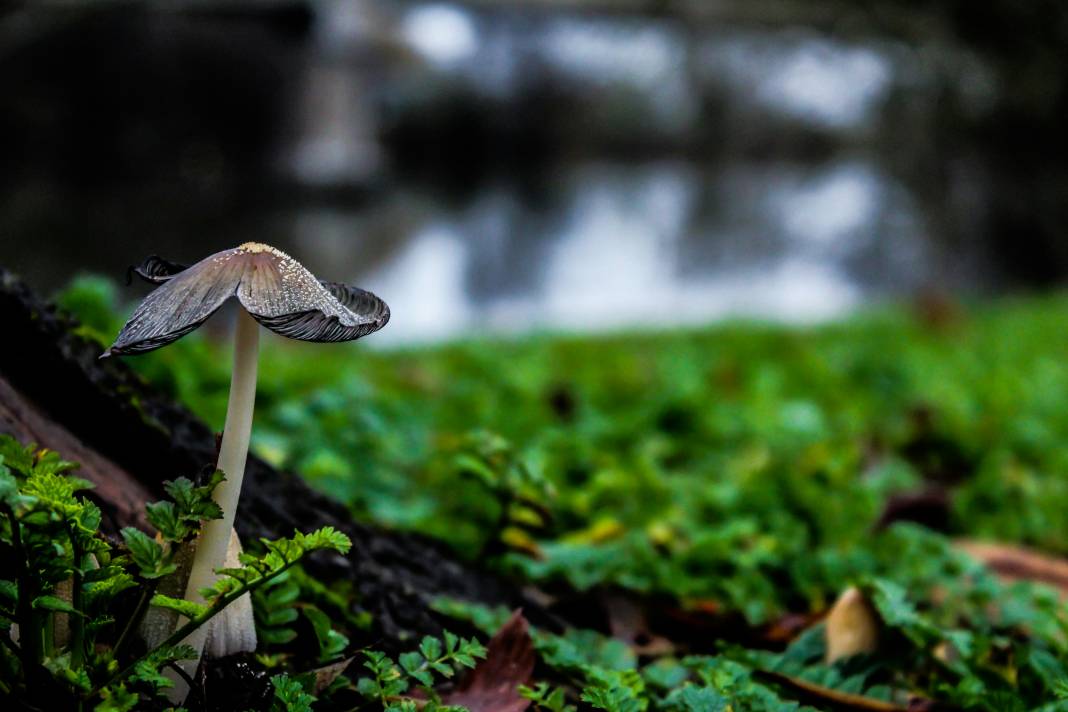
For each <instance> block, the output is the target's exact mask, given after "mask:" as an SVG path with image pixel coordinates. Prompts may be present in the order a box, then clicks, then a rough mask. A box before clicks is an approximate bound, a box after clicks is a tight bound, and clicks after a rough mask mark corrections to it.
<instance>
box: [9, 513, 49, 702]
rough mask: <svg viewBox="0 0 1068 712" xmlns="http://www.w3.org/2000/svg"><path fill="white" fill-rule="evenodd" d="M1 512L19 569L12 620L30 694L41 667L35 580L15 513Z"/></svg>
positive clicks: (16, 576)
mask: <svg viewBox="0 0 1068 712" xmlns="http://www.w3.org/2000/svg"><path fill="white" fill-rule="evenodd" d="M2 511H3V513H4V514H5V515H6V516H7V518H8V520H9V521H10V522H11V545H12V547H13V548H14V549H15V564H16V566H17V568H18V571H17V572H16V574H15V580H16V581H17V582H18V589H19V590H18V593H19V597H18V601H17V602H16V604H15V617H16V618H17V619H18V624H19V650H20V652H21V660H22V677H23V679H24V680H25V681H26V689H27V690H31V689H33V688H34V683H35V682H36V681H37V678H38V677H39V676H40V664H41V631H40V630H38V629H37V628H36V627H35V624H36V623H37V620H36V616H34V612H33V599H34V598H35V597H36V595H37V591H36V586H35V585H34V584H35V583H36V577H35V576H31V575H30V566H29V559H28V558H27V557H28V552H27V551H26V550H25V548H24V547H23V546H22V528H21V526H20V525H19V521H18V519H17V518H16V517H15V513H14V512H13V511H12V510H11V508H10V507H7V506H4V507H3V509H2Z"/></svg>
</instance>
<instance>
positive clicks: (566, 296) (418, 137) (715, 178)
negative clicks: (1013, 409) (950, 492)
mask: <svg viewBox="0 0 1068 712" xmlns="http://www.w3.org/2000/svg"><path fill="white" fill-rule="evenodd" d="M728 4H729V3H728ZM252 15H253V18H254V19H253V20H247V18H246V19H244V20H240V21H235V20H233V19H232V18H230V19H228V20H227V22H229V23H231V24H224V23H222V21H220V20H219V19H218V18H215V17H212V16H211V15H210V14H209V15H207V16H203V15H194V16H192V17H188V16H184V15H180V14H179V15H163V16H162V17H159V16H156V15H153V14H151V13H149V14H148V15H147V16H146V17H145V18H141V19H140V20H138V21H137V22H135V23H133V24H132V25H131V24H130V23H129V21H126V20H124V21H121V22H120V23H119V26H120V27H121V28H122V29H121V31H118V36H119V37H120V39H119V40H117V41H115V42H114V43H112V45H111V47H112V50H113V51H114V52H115V53H116V54H117V55H118V56H119V60H116V61H117V62H120V64H119V66H124V67H125V66H128V65H122V64H121V61H120V60H123V59H125V60H127V61H128V62H131V63H137V62H139V61H140V59H141V58H142V55H144V56H145V57H148V58H149V60H151V61H147V62H144V63H143V64H144V66H145V67H147V68H146V69H143V71H144V74H143V75H137V74H136V71H138V70H135V69H130V70H129V71H130V72H131V75H130V76H129V77H127V78H126V79H125V80H121V79H119V80H118V81H125V82H126V83H127V84H128V86H126V87H125V88H124V89H123V90H122V91H116V92H113V93H111V94H107V95H105V96H104V97H102V98H100V100H99V103H100V105H103V104H106V103H107V102H108V101H109V98H110V100H111V101H112V102H113V103H114V106H103V108H101V106H98V105H97V104H96V103H93V102H89V103H88V104H87V103H86V101H84V100H78V101H72V100H70V98H69V95H70V94H71V93H72V92H87V91H91V88H92V86H93V83H94V82H97V83H103V84H105V85H107V86H110V85H108V84H107V83H108V82H110V81H117V79H116V77H115V76H114V75H112V74H108V72H106V71H105V69H107V67H106V66H104V65H103V64H101V63H102V61H103V60H93V61H96V62H97V63H98V64H101V67H102V68H97V69H93V68H92V67H93V66H94V65H93V64H92V62H90V65H89V66H90V68H89V69H84V68H72V67H71V66H65V65H64V64H63V63H62V62H60V63H58V64H57V65H56V66H55V67H52V68H51V70H48V69H39V67H34V68H32V69H29V68H28V67H29V66H30V65H29V64H27V63H28V62H29V59H25V58H24V59H23V60H22V62H23V64H21V65H20V64H19V62H18V61H15V60H10V59H8V60H5V65H6V68H7V69H8V71H10V72H11V74H12V76H14V77H15V78H16V79H17V80H18V81H15V82H14V86H15V87H16V89H15V90H14V91H13V96H14V98H9V99H8V101H9V102H10V103H11V106H13V107H14V109H15V115H16V119H12V120H11V124H10V126H9V127H8V128H9V132H10V133H17V132H19V131H25V132H27V133H28V134H29V139H28V140H26V141H24V142H19V143H24V144H25V147H24V148H20V151H21V154H19V155H18V158H17V160H18V161H20V162H19V163H18V165H19V168H18V169H17V170H16V171H15V172H14V175H15V177H14V178H9V179H8V180H7V182H5V183H4V184H3V185H2V191H3V192H2V195H0V220H2V224H3V225H4V232H5V233H6V237H4V238H3V241H2V247H0V261H2V262H3V263H5V264H8V265H10V266H13V267H14V268H16V269H18V270H20V271H22V272H24V273H25V274H26V275H27V276H28V278H29V279H30V280H31V281H32V282H33V283H35V284H37V285H40V286H42V287H44V288H56V287H58V286H59V285H61V284H62V283H63V282H64V281H66V280H67V279H69V278H70V277H71V276H72V275H73V274H74V273H76V272H79V271H97V272H105V273H109V274H113V275H120V274H121V273H122V271H123V270H124V268H125V266H126V265H127V264H129V263H131V262H135V261H137V260H139V259H140V258H141V257H143V256H144V255H147V254H151V253H159V254H162V255H164V256H168V257H172V258H174V259H178V260H187V261H188V260H195V259H197V258H199V257H201V256H203V255H205V254H207V253H209V252H211V251H214V250H217V249H223V248H225V247H228V246H232V245H234V244H237V243H239V242H242V241H244V240H249V239H255V240H261V241H265V242H270V243H272V244H275V245H277V246H278V247H281V248H283V249H286V250H287V251H290V252H291V253H292V254H293V255H294V256H295V257H297V258H298V259H300V260H302V261H303V262H304V263H305V264H306V265H307V266H308V267H309V268H311V269H312V270H313V271H315V272H316V273H317V274H319V275H320V276H322V277H324V278H330V279H335V280H337V279H341V280H346V281H350V282H354V283H357V284H360V285H362V286H364V287H366V288H369V289H372V290H374V291H376V292H378V293H379V294H380V295H381V296H383V297H384V298H385V299H386V300H387V301H388V302H389V303H390V305H391V307H392V309H393V314H394V316H393V322H392V324H391V326H390V328H389V329H387V330H386V331H385V332H383V334H382V338H381V340H382V341H394V342H395V341H425V340H437V339H444V338H452V337H456V336H461V335H464V334H470V333H481V332H486V331H493V332H517V331H527V330H530V329H569V330H570V329H577V330H597V329H610V328H618V327H627V326H635V325H654V326H667V325H675V324H693V323H702V322H706V321H709V320H714V319H720V318H724V317H731V316H747V317H759V318H770V319H778V320H788V321H812V320H820V319H827V318H833V317H836V316H840V315H843V314H846V313H849V312H850V311H851V310H854V309H856V308H858V307H860V306H863V305H867V304H871V303H872V302H875V301H880V300H886V299H901V298H911V297H912V296H914V295H916V294H919V293H923V292H929V291H932V290H934V291H938V292H965V293H984V292H990V291H993V290H998V289H1001V288H1003V287H1005V286H1007V285H1008V286H1011V285H1013V284H1017V283H1019V280H1020V272H1019V270H1017V271H1014V268H1015V267H1016V266H1018V264H1017V263H1018V262H1019V261H1018V260H1013V259H1006V249H1005V244H1004V242H1005V231H1004V230H1002V231H1000V232H992V231H991V230H990V225H991V224H992V221H993V220H994V219H995V218H997V217H998V215H999V213H997V210H998V209H999V207H998V206H999V203H998V202H997V201H998V199H1001V198H1004V195H1005V192H1004V190H1003V185H1004V182H1005V181H1006V180H1007V179H1006V178H1005V177H1004V176H1002V175H1000V174H999V173H998V171H997V166H998V164H997V162H996V161H997V159H996V157H993V158H992V157H991V155H990V150H989V146H988V145H986V144H984V142H983V141H982V140H979V139H972V138H969V137H968V136H967V134H966V132H965V131H964V130H963V129H961V130H959V131H958V129H957V128H956V127H955V124H953V122H959V123H960V124H961V125H968V124H969V122H973V123H974V122H980V123H981V121H982V120H983V118H984V117H986V116H989V115H990V114H991V113H992V112H995V111H996V110H997V107H998V106H999V102H1000V101H1002V99H1003V93H1004V87H1003V86H1001V85H1000V84H999V79H998V74H997V71H996V68H995V67H994V66H992V65H991V64H990V63H989V62H986V61H985V60H984V58H983V57H982V56H980V55H979V54H977V53H976V52H974V51H972V50H970V49H968V48H967V47H964V46H961V45H959V44H956V43H953V42H948V41H947V42H944V43H941V42H938V41H934V42H926V43H921V44H915V43H909V42H905V41H902V40H901V39H899V38H893V37H881V36H880V35H879V34H878V33H874V32H873V33H870V34H860V35H857V36H854V35H847V36H842V35H840V34H838V33H829V32H826V31H823V30H820V29H819V28H816V27H809V26H805V25H804V24H797V23H796V22H791V23H785V24H781V23H780V24H776V23H774V22H767V23H757V24H753V23H741V22H739V23H735V24H731V23H723V24H716V23H710V24H702V25H694V24H692V23H689V22H687V21H686V19H685V18H671V17H648V16H629V15H627V14H625V13H604V14H598V13H596V12H592V13H591V12H579V11H568V10H567V9H559V10H554V11H538V12H523V11H518V10H515V9H514V8H509V7H508V4H502V6H501V7H496V6H494V5H493V4H492V3H475V4H473V5H464V4H454V3H445V2H439V3H406V4H402V5H400V6H397V7H387V6H385V5H384V4H378V3H374V2H359V1H355V0H324V1H323V2H319V3H314V4H312V5H310V6H309V8H308V12H307V14H306V16H303V17H304V18H305V19H304V21H303V25H302V26H301V29H299V30H298V31H294V32H290V33H286V32H282V33H280V32H278V30H277V28H276V27H275V26H274V25H271V26H270V28H269V29H268V30H262V29H254V30H251V31H246V30H242V29H240V28H243V27H245V25H246V24H251V25H252V26H253V27H254V28H259V27H260V23H259V20H257V19H255V13H252ZM93 22H94V23H98V24H92V23H90V25H89V28H90V29H89V31H88V32H89V36H94V35H93V33H94V32H95V33H97V35H99V37H100V38H101V39H100V40H99V42H104V41H105V39H107V38H108V37H110V35H109V33H111V32H115V31H114V30H112V29H111V28H112V24H109V23H111V20H110V19H105V20H98V19H96V18H94V19H93ZM235 23H236V24H235ZM289 23H290V21H289V20H288V19H286V20H285V21H284V22H281V23H280V24H283V25H288V24H289ZM297 24H301V23H297ZM75 26H76V27H78V26H79V25H78V24H77V23H75ZM235 26H236V27H237V28H238V30H240V31H238V30H235V29H234V27H235ZM220 28H222V29H220ZM82 29H83V30H84V27H83V28H82ZM146 32H148V33H150V34H151V33H153V32H154V33H156V39H157V40H160V38H162V40H160V41H158V42H154V43H150V44H151V47H147V45H142V44H141V43H139V42H138V41H135V40H134V39H131V38H138V37H141V36H143V34H144V33H146ZM43 36H44V37H45V38H48V37H49V36H50V35H49V34H48V33H44V35H43ZM55 37H57V38H62V37H63V35H62V33H61V32H59V33H58V34H56V35H55ZM235 37H236V40H235ZM56 41H58V40H56ZM42 42H43V43H44V46H45V47H46V48H47V47H48V44H47V41H46V40H42ZM233 42H236V45H235V49H234V50H233V52H234V53H235V54H236V53H237V52H242V53H244V55H245V56H243V58H242V59H240V60H237V59H234V57H233V56H231V55H230V54H228V52H227V51H226V49H225V48H226V46H227V45H228V43H233ZM124 43H125V44H124ZM216 44H217V45H218V46H216ZM92 46H94V45H93V44H92V43H90V47H92ZM189 46H193V47H194V50H195V51H194V50H190V49H189ZM205 47H207V48H209V49H204V48H205ZM16 50H17V51H15V52H14V56H15V57H16V60H17V59H18V57H19V56H20V53H21V55H25V56H26V57H29V58H32V57H33V56H34V55H33V51H34V48H33V46H32V45H31V46H29V47H22V46H20V47H17V48H16ZM246 50H247V51H246ZM69 51H70V52H71V53H72V54H71V57H70V60H71V61H76V59H77V52H78V51H79V49H78V48H77V47H75V48H73V49H70V50H69ZM188 52H192V55H190V56H195V57H200V58H201V59H200V63H201V64H202V65H204V66H200V65H198V64H197V63H195V62H194V63H188V62H187V63H182V62H179V63H178V64H177V65H176V68H174V67H170V64H169V62H170V60H172V59H175V58H181V57H183V56H184V55H183V53H188ZM198 52H199V54H198ZM213 52H215V53H214V54H213ZM257 52H258V53H261V54H262V55H263V56H264V57H265V59H264V60H263V63H258V59H257V57H256V53H257ZM249 54H251V55H252V56H251V58H250V57H249V56H247V55H249ZM161 57H162V58H163V59H162V60H161V59H160V58H161ZM205 57H206V58H207V59H205ZM267 57H270V58H271V59H270V61H269V60H268V59H266V58H267ZM175 61H177V60H175ZM157 65H159V66H164V67H167V68H165V69H160V68H159V66H157ZM190 67H192V68H193V69H189V68H190ZM198 67H199V68H198ZM233 67H238V68H239V69H237V70H235V69H233ZM242 67H243V68H245V69H248V73H247V74H244V73H243V72H244V69H241V68H242ZM264 67H267V68H268V69H264ZM124 71H125V70H124ZM190 72H193V73H192V74H190ZM201 74H206V75H211V76H212V78H211V79H210V80H208V79H203V78H202V77H201ZM216 74H217V75H218V77H217V78H216V77H214V75H216ZM176 77H177V79H176ZM235 77H236V78H235ZM212 81H217V82H218V84H219V86H218V87H216V88H215V89H213V91H216V92H218V93H219V95H221V96H226V97H231V96H232V93H231V87H232V88H234V89H233V92H234V93H236V94H237V95H239V97H243V98H239V99H233V100H232V101H233V103H234V108H233V109H232V110H228V109H226V108H225V107H222V108H220V105H219V102H218V101H216V100H215V98H214V97H215V95H214V94H212V93H211V92H209V91H206V90H205V91H206V93H205V94H204V96H199V95H197V94H196V93H195V92H194V91H193V90H191V89H189V86H191V85H194V86H199V85H197V82H201V83H202V84H205V85H207V86H213V85H211V82H212ZM242 82H244V83H242ZM86 84H88V86H86ZM75 85H77V87H78V88H77V89H75V88H74V86H75ZM246 85H247V86H248V87H250V88H248V89H247V91H246V90H245V89H241V90H240V91H239V90H238V89H237V88H238V87H245V86H246ZM41 87H46V88H47V87H52V90H50V91H46V90H45V89H42V88H41ZM175 91H177V92H178V93H179V96H178V98H173V97H172V98H171V99H170V101H172V102H173V103H175V104H177V105H180V108H179V109H178V111H179V116H180V117H181V116H186V117H195V119H194V118H188V121H192V122H193V126H194V128H192V129H188V128H186V127H185V125H184V124H181V123H177V124H176V125H177V126H178V128H175V127H174V126H170V125H168V124H166V123H165V122H163V121H162V120H161V119H160V118H159V117H160V112H159V111H158V110H157V109H156V108H153V107H155V106H156V104H155V103H154V102H158V101H159V99H160V96H162V95H166V94H167V93H168V92H172V93H173V92H175ZM242 91H245V93H244V94H242V93H241V92H242ZM183 92H184V93H183ZM182 96H187V98H188V97H189V96H191V97H193V98H192V99H189V100H188V101H185V102H183V100H182ZM197 101H199V102H200V103H199V104H198V103H197ZM257 102H262V103H263V105H264V106H266V107H269V111H260V110H259V109H258V108H257V107H258V105H257ZM239 105H240V106H239ZM27 106H29V107H31V108H32V109H33V111H36V112H38V113H42V112H43V113H44V114H45V116H46V118H48V119H49V120H53V126H52V127H51V128H50V127H49V126H48V125H47V121H46V122H45V127H44V128H40V127H39V125H38V123H37V122H29V121H28V122H27V123H26V124H25V125H24V124H20V123H19V120H18V117H19V116H22V115H28V116H32V115H33V114H32V112H31V113H29V114H27V112H28V111H30V110H29V109H26V107H27ZM42 107H43V108H42ZM56 107H59V108H56ZM60 109H64V110H67V114H61V113H60ZM19 112H22V113H19ZM48 112H52V114H49V113H48ZM202 112H206V113H202ZM227 112H229V113H227ZM53 114H54V115H55V116H53ZM56 116H60V117H61V118H56ZM947 117H948V118H947ZM108 121H113V122H115V123H116V124H117V126H115V127H113V128H112V127H111V124H108V126H109V131H108V132H105V135H104V137H103V138H100V137H99V135H98V134H99V133H100V132H99V130H98V133H97V134H94V133H92V125H93V123H94V122H96V123H103V122H108ZM213 121H218V123H219V125H220V126H225V127H226V128H225V129H218V130H214V129H212V128H211V127H212V126H213V124H212V122H213ZM947 121H948V122H950V123H951V124H953V125H952V126H951V128H950V129H949V130H948V132H947V129H946V128H945V125H946V123H947ZM67 122H70V123H71V124H74V125H76V126H77V130H79V131H85V132H86V133H85V134H84V135H85V136H87V137H88V138H87V139H80V140H79V141H78V142H77V150H76V151H75V153H76V154H77V156H76V157H75V158H73V159H72V158H70V156H67V155H65V154H63V153H62V152H61V151H58V150H55V151H43V150H42V148H41V147H42V146H51V145H52V144H50V143H49V141H50V139H49V136H50V134H49V133H48V132H49V131H52V130H54V131H56V132H59V131H61V130H63V127H64V126H66V125H67ZM231 123H233V124H235V125H234V126H230V124H231ZM260 123H262V124H264V126H261V125H259V124H260ZM87 124H88V125H89V128H85V127H86V125H87ZM202 124H203V125H206V126H208V127H209V128H205V129H203V130H199V129H198V128H195V127H199V126H201V125H202ZM228 131H230V132H232V133H227V132H228ZM35 132H36V133H35ZM958 133H959V135H960V136H961V137H960V138H959V139H958V140H952V141H948V140H946V136H947V135H950V136H957V135H958ZM261 134H262V135H263V137H264V138H262V139H257V138H255V137H256V136H259V135H261ZM250 136H251V137H252V138H250ZM235 137H236V138H235ZM17 138H19V137H18V136H15V137H14V138H12V137H11V136H9V139H11V141H12V143H14V142H15V139H17ZM92 139H95V140H96V141H97V142H99V148H97V149H92V148H87V147H86V146H85V143H86V141H89V140H92ZM246 140H247V141H248V142H249V145H248V147H246V148H247V150H245V148H243V149H242V150H245V152H244V153H236V152H235V149H234V148H233V147H234V146H235V145H237V146H242V147H244V142H245V141H246ZM109 147H110V148H109ZM78 151H88V152H89V153H88V154H87V155H85V156H82V155H80V154H78ZM93 151H96V152H93ZM42 153H44V154H45V155H46V158H45V159H42V158H41V155H42ZM105 164H106V165H105ZM96 168H99V172H100V175H98V174H97V172H96V170H95V169H96ZM1025 209H1029V208H1025ZM1020 230H1021V234H1020V239H1021V240H1026V239H1027V238H1028V237H1029V236H1028V234H1027V230H1028V226H1027V225H1026V224H1025V225H1023V226H1022V227H1021V228H1020ZM1039 238H1041V236H1039ZM1036 249H1037V248H1036ZM1039 259H1040V258H1039ZM1023 264H1024V267H1025V269H1023V272H1022V274H1023V280H1024V282H1025V283H1026V281H1027V279H1028V278H1029V277H1030V273H1029V272H1027V266H1028V264H1029V263H1027V262H1026V261H1025V262H1024V263H1023ZM1045 276H1046V275H1042V277H1045Z"/></svg>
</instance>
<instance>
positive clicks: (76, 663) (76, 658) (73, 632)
mask: <svg viewBox="0 0 1068 712" xmlns="http://www.w3.org/2000/svg"><path fill="white" fill-rule="evenodd" d="M69 536H70V546H71V551H72V552H73V554H74V575H73V577H72V578H73V579H74V580H73V582H72V584H71V596H70V605H71V606H72V607H73V608H74V610H75V611H77V612H78V613H79V614H81V613H84V612H85V611H84V610H83V608H84V603H83V601H82V597H83V595H82V565H83V564H84V563H85V554H83V553H82V550H81V547H79V546H78V542H77V540H76V539H75V535H74V532H73V531H69ZM67 620H68V621H69V622H70V649H71V654H70V664H71V667H72V668H73V669H74V670H78V669H80V668H81V667H82V664H83V663H84V662H85V618H84V617H83V616H81V615H76V614H68V616H67Z"/></svg>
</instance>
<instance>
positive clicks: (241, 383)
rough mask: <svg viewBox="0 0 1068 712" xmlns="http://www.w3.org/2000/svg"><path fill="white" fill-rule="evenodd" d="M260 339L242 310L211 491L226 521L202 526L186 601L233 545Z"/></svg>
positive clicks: (183, 688)
mask: <svg viewBox="0 0 1068 712" xmlns="http://www.w3.org/2000/svg"><path fill="white" fill-rule="evenodd" d="M259 338H260V325H259V324H258V323H257V322H256V320H255V319H253V318H252V317H251V316H250V315H249V314H248V312H246V311H245V310H244V309H238V313H237V324H236V326H235V329H234V368H233V373H232V375H231V378H230V400H229V403H228V404H227V407H226V425H225V427H224V429H223V437H222V444H221V445H220V447H219V463H218V468H219V469H220V470H222V471H223V472H224V473H225V474H226V480H225V481H223V482H222V483H221V484H220V485H219V486H218V487H216V488H215V491H214V493H213V494H212V498H213V499H214V500H215V503H216V504H218V505H219V507H220V508H221V509H222V513H223V516H222V519H213V520H211V521H208V522H205V523H204V525H203V527H202V528H201V530H200V535H199V537H198V538H197V549H196V554H195V555H194V557H193V565H192V568H191V569H190V572H189V581H188V583H187V584H186V589H185V599H186V600H187V601H193V602H196V603H200V602H202V601H203V600H204V599H203V597H202V596H201V595H200V590H201V589H203V588H208V587H210V586H211V585H212V584H213V583H215V579H216V574H215V569H218V568H220V567H222V566H223V562H224V560H225V559H226V547H227V545H228V544H229V543H230V530H231V529H233V526H234V514H235V512H236V510H237V501H238V498H239V497H240V496H241V481H242V479H243V478H244V475H245V460H246V459H247V458H248V443H249V438H250V437H251V435H252V411H253V408H254V407H255V403H256V366H257V358H258V352H259ZM185 627H188V626H184V627H180V628H179V630H183V629H184V628H185ZM193 631H195V634H194V635H190V636H189V638H188V639H187V640H184V641H182V642H183V643H185V644H186V645H189V646H190V647H192V648H193V650H194V651H195V652H196V659H195V660H185V661H182V662H181V663H179V664H180V666H181V668H182V670H184V671H185V673H186V674H187V675H188V676H189V677H193V676H194V674H195V673H196V670H197V665H198V664H199V663H200V654H201V652H202V651H203V649H204V639H205V636H206V635H207V630H206V629H200V628H194V629H193ZM191 632H192V631H191ZM179 640H181V639H179ZM176 642H177V641H176ZM168 672H170V671H168ZM168 677H170V675H168ZM171 679H172V680H173V682H174V688H172V690H171V694H170V699H171V701H172V702H174V703H176V704H179V703H181V702H182V701H183V700H184V699H185V697H186V695H187V694H188V693H189V689H188V686H187V684H186V682H185V680H183V679H182V678H181V677H180V676H178V675H175V676H174V677H173V678H171Z"/></svg>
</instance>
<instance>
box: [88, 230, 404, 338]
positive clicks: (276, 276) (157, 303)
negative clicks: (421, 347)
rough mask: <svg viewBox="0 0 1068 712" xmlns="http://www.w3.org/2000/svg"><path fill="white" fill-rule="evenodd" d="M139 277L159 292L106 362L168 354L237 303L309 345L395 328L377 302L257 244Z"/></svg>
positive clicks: (150, 264)
mask: <svg viewBox="0 0 1068 712" xmlns="http://www.w3.org/2000/svg"><path fill="white" fill-rule="evenodd" d="M132 272H134V273H136V274H138V275H139V276H140V277H142V278H143V279H145V280H146V281H149V282H152V283H155V284H159V285H160V286H159V288H158V289H156V290H155V291H154V292H152V293H151V294H149V295H148V296H147V297H145V300H144V301H143V302H141V304H140V305H139V306H138V307H137V309H136V310H135V311H134V313H133V315H132V316H131V317H130V319H129V321H127V322H126V325H125V326H123V327H122V331H120V332H119V335H118V337H117V338H116V339H115V343H114V344H112V346H111V348H110V349H108V350H107V351H105V352H104V354H103V356H110V355H113V354H139V353H145V352H146V351H152V350H153V349H158V348H160V347H161V346H166V345H167V344H169V343H171V342H173V341H177V340H178V339H180V338H181V337H183V336H185V335H186V334H188V333H189V332H191V331H193V330H194V329H196V328H197V327H199V326H200V325H201V324H203V323H204V322H205V321H207V319H208V318H209V317H210V316H211V315H212V314H214V313H215V312H216V311H218V310H219V308H220V307H221V306H222V305H223V303H224V302H226V300H227V299H229V298H230V297H235V296H236V297H237V300H238V301H239V302H240V303H241V306H242V307H244V309H245V311H247V312H248V313H249V314H250V315H252V318H254V319H255V320H256V321H258V322H259V323H260V324H263V325H264V326H265V327H267V328H268V329H270V330H271V331H273V332H275V333H277V334H281V335H282V336H287V337H289V338H291V339H300V340H302V341H351V340H353V339H358V338H360V337H361V336H366V335H367V334H370V333H372V332H375V331H378V330H379V329H381V328H382V327H383V326H385V325H386V322H388V321H389V307H388V306H386V303H385V302H383V301H382V300H381V299H379V298H378V297H376V296H375V295H374V294H371V293H370V292H367V291H364V290H363V289H360V288H358V287H350V286H347V285H344V284H338V283H336V282H321V281H319V280H318V279H316V278H315V277H314V276H313V275H312V273H311V272H309V271H308V270H307V269H305V268H304V267H303V266H302V265H301V264H300V263H299V262H297V261H296V260H294V259H293V258H292V257H290V256H289V255H287V254H286V253H284V252H282V251H281V250H277V249H275V248H273V247H270V246H269V245H263V244H260V243H258V242H246V243H245V244H243V245H241V246H239V247H235V248H233V249H231V250H224V251H222V252H218V253H216V254H214V255H211V256H210V257H206V258H205V259H203V260H201V261H200V262H197V263H196V264H195V265H193V266H192V267H185V266H183V265H180V264H177V263H174V262H170V261H168V260H164V259H162V258H160V257H155V256H153V257H149V258H148V259H146V260H145V261H144V262H143V263H142V264H141V265H139V266H137V267H134V268H132Z"/></svg>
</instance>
